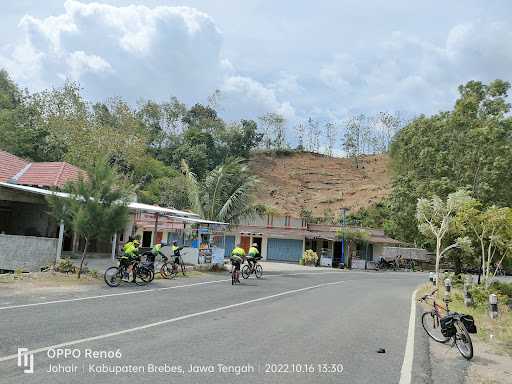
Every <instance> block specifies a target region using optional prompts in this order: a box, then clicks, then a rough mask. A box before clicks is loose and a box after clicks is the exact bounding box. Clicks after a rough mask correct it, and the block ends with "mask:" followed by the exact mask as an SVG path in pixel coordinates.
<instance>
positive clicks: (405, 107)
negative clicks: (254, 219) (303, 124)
mask: <svg viewBox="0 0 512 384" xmlns="http://www.w3.org/2000/svg"><path fill="white" fill-rule="evenodd" d="M206 3H207V2H205V3H204V4H206ZM205 7H206V5H205ZM276 7H278V6H276ZM397 7H398V6H397ZM206 8H207V7H206ZM242 8H243V7H242V6H241V7H240V10H241V9H242ZM270 9H271V7H269V10H270ZM272 9H274V8H272ZM240 10H239V9H237V12H238V11H240ZM260 16H261V15H260ZM324 16H325V15H322V17H324ZM219 17H220V16H219ZM253 17H255V18H256V19H257V17H258V15H251V18H253ZM496 17H498V18H499V17H500V16H499V15H495V16H494V19H493V20H496ZM224 19H225V20H228V21H225V24H226V25H225V26H226V27H227V28H225V29H226V30H229V31H230V32H226V33H228V34H229V33H231V35H229V36H231V38H232V39H233V36H234V35H235V32H236V36H237V38H238V39H240V41H243V44H245V45H244V47H250V49H249V48H244V49H241V48H240V49H239V50H233V48H232V47H230V46H228V47H225V46H224V42H223V38H224V37H223V34H222V33H221V31H220V28H219V27H218V26H217V24H216V22H215V21H214V20H213V19H212V18H211V17H210V16H209V15H208V14H206V13H204V12H201V11H199V10H197V9H194V8H190V7H175V6H157V7H148V6H143V5H129V6H122V7H121V6H119V7H118V6H112V5H108V4H104V3H99V2H96V3H94V2H93V3H81V2H78V1H74V0H68V1H66V2H65V5H64V11H63V12H62V13H61V14H56V15H54V16H51V17H46V18H38V17H34V16H31V15H26V16H24V17H23V18H22V19H21V21H20V23H19V33H18V34H17V36H18V40H17V41H16V38H15V37H13V38H11V39H10V40H11V41H12V43H10V45H8V46H3V47H0V66H1V67H6V69H7V70H8V71H9V72H10V73H11V74H12V75H13V76H14V78H15V79H16V80H17V81H18V82H19V83H20V84H21V85H22V86H24V87H28V88H29V89H31V90H37V89H41V88H47V87H51V86H59V85H60V84H61V83H62V81H63V79H64V78H72V79H75V80H78V81H79V82H80V84H81V85H82V87H83V88H84V90H85V92H86V94H87V96H88V97H90V98H91V99H93V100H98V99H99V100H102V99H105V98H107V97H109V96H115V95H119V96H122V97H124V98H126V99H128V100H129V101H131V102H134V101H136V100H137V99H138V98H152V99H157V100H161V99H167V98H168V97H169V96H171V95H175V96H177V97H178V98H180V99H182V100H183V101H185V102H186V103H188V104H192V103H195V102H206V100H207V97H208V95H211V94H212V93H213V92H214V91H215V90H216V89H220V90H221V96H220V108H221V113H222V115H223V116H225V117H226V118H228V119H239V118H254V117H256V116H259V115H261V114H263V113H265V112H269V111H274V112H279V113H282V114H283V115H285V116H286V117H287V119H289V120H290V123H291V124H290V125H294V124H295V121H296V120H299V119H300V120H302V119H304V120H305V119H307V118H308V117H309V116H312V117H314V118H315V119H318V120H330V121H342V120H343V119H344V118H345V117H347V116H348V115H351V114H354V113H360V112H369V113H371V112H376V111H381V110H387V111H395V110H401V111H404V112H409V113H410V114H417V113H435V112H437V111H438V110H440V109H448V108H450V107H451V106H452V104H453V101H454V99H455V97H456V93H457V86H458V85H459V84H461V83H463V82H466V81H468V80H471V79H476V80H482V81H485V82H488V81H490V80H492V79H494V78H503V79H505V80H512V44H511V43H510V42H511V41H512V24H511V23H510V22H509V21H508V19H506V18H505V17H504V19H505V20H507V21H506V22H498V21H492V22H489V21H478V20H476V21H472V22H464V23H461V24H458V25H454V26H453V27H452V28H451V29H450V28H449V27H446V28H445V29H444V30H445V31H446V32H445V35H444V38H443V36H441V35H440V34H435V36H434V34H433V33H429V32H428V31H423V30H421V28H419V27H418V28H416V29H415V30H416V35H415V34H414V32H410V31H411V29H409V30H408V31H409V32H407V33H406V32H404V31H396V32H391V31H389V29H387V30H385V32H383V33H382V34H379V35H375V34H374V33H373V32H372V30H370V29H371V28H370V29H369V30H368V33H367V34H363V35H358V36H363V37H362V38H361V39H360V40H358V39H356V38H355V37H354V38H352V37H350V39H347V38H345V40H344V38H343V35H336V37H335V38H332V37H331V38H330V37H329V36H325V41H323V40H322V41H319V40H320V37H319V36H318V35H316V36H317V37H315V39H313V38H312V39H311V40H310V41H308V40H307V39H306V40H304V39H302V40H301V39H298V38H297V36H295V34H296V33H297V32H293V33H294V35H293V36H291V35H290V34H287V33H288V32H287V31H286V30H283V31H282V36H275V33H277V32H276V31H275V30H272V29H269V30H268V31H264V30H258V31H257V35H258V36H260V34H261V36H262V37H261V38H260V40H258V39H255V38H254V34H255V33H256V30H255V28H256V25H250V26H249V27H247V28H246V29H245V30H243V31H242V32H239V30H240V27H239V25H237V24H236V23H235V24H229V22H230V21H229V20H231V19H229V18H227V17H224ZM256 19H255V20H256ZM461 19H463V18H462V17H461ZM251 20H252V19H251ZM258 20H259V19H258ZM315 20H317V21H316V23H319V22H320V21H318V20H321V18H320V17H318V18H316V19H315ZM469 20H471V18H470V19H469ZM292 21H293V20H288V21H287V22H292ZM304 21H305V19H304V18H298V19H297V20H295V21H294V22H297V23H300V26H301V27H302V26H303V25H304ZM233 23H234V22H233ZM345 24H346V25H347V26H348V25H350V22H348V23H342V24H340V25H341V26H343V25H345ZM377 24H378V23H377ZM445 24H446V23H445ZM233 25H235V26H236V28H233ZM244 25H245V24H244ZM315 25H316V24H315ZM446 25H448V26H449V24H446ZM251 28H252V29H251ZM347 28H348V27H347ZM351 28H352V27H351ZM406 28H407V27H406ZM376 30H377V29H376ZM439 30H441V28H440V29H439ZM333 31H334V30H333ZM379 31H380V30H379ZM308 33H309V32H308ZM334 35H335V34H333V36H334ZM13 36H14V34H13ZM264 37H265V38H264ZM333 39H334V40H333ZM349 40H350V41H349ZM258 41H261V43H260V46H259V47H258V45H257V44H258ZM297 41H300V44H298V43H296V42H297ZM356 42H358V43H357V44H356ZM239 44H240V42H239ZM261 44H264V45H265V47H264V48H265V49H263V50H262V48H261ZM276 44H278V45H279V47H280V48H283V47H284V48H286V49H280V50H278V51H277V52H276V53H275V55H272V54H270V53H269V52H272V49H274V48H275V47H276ZM283 44H286V45H283ZM294 44H295V45H294ZM358 44H360V46H359V45H358ZM226 45H229V44H226ZM326 46H328V47H327V48H328V49H326ZM273 47H274V48H273ZM322 47H323V48H322ZM358 47H359V48H358ZM229 52H231V54H230V55H228V53H229ZM242 52H243V55H242ZM262 52H263V53H262ZM326 52H329V53H326ZM327 54H329V55H332V56H331V57H326V56H325V55H327ZM225 55H228V56H229V57H227V56H225ZM251 55H253V56H251Z"/></svg>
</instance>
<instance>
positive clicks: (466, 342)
mask: <svg viewBox="0 0 512 384" xmlns="http://www.w3.org/2000/svg"><path fill="white" fill-rule="evenodd" d="M436 292H437V289H435V290H434V291H432V292H431V293H430V294H427V295H425V296H423V297H421V298H420V299H419V300H418V301H420V302H421V301H422V302H425V303H427V300H428V299H432V304H431V305H432V309H431V310H430V311H426V312H424V313H423V314H422V315H421V325H422V326H423V329H424V330H425V332H427V335H429V336H430V337H431V338H432V339H433V340H435V341H437V342H438V343H442V344H445V343H447V342H448V341H450V340H452V347H453V346H454V345H455V346H457V349H458V350H459V352H460V354H461V355H462V357H464V358H465V359H467V360H470V359H471V358H472V357H473V342H472V341H471V336H469V333H476V326H475V323H474V320H473V317H472V316H469V315H464V314H461V313H458V312H451V311H450V310H449V308H448V302H449V301H448V300H444V301H445V304H446V307H443V306H441V305H439V304H437V303H436V301H435V298H434V296H433V295H434V294H435V293H436ZM442 311H443V312H446V316H444V317H443V316H442V315H441V312H442Z"/></svg>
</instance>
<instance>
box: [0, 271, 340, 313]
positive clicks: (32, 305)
mask: <svg viewBox="0 0 512 384" xmlns="http://www.w3.org/2000/svg"><path fill="white" fill-rule="evenodd" d="M328 273H340V272H334V271H333V272H330V271H327V272H299V273H283V274H279V275H266V276H294V275H325V274H328ZM226 281H231V278H229V279H222V280H209V281H202V282H199V283H191V284H184V285H175V286H172V287H162V288H151V289H143V290H140V291H128V292H119V293H107V294H105V295H95V296H85V297H77V298H74V299H61V300H52V301H41V302H37V303H29V304H18V305H10V306H5V307H0V311H1V310H7V309H18V308H27V307H37V306H40V305H48V304H60V303H69V302H73V301H84V300H94V299H102V298H104V297H115V296H125V295H135V294H139V293H148V292H157V291H167V290H169V289H178V288H188V287H195V286H198V285H205V284H215V283H222V282H226Z"/></svg>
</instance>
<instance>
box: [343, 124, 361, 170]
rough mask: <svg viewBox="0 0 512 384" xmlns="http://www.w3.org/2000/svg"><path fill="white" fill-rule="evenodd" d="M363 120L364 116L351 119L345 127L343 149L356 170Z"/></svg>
mask: <svg viewBox="0 0 512 384" xmlns="http://www.w3.org/2000/svg"><path fill="white" fill-rule="evenodd" d="M364 120H365V116H364V115H358V116H355V117H352V118H350V119H349V120H348V122H347V124H346V127H345V138H344V143H343V148H344V149H345V152H346V153H347V155H348V157H350V158H352V160H353V162H354V165H355V166H356V168H359V157H360V156H361V153H362V137H363V129H364Z"/></svg>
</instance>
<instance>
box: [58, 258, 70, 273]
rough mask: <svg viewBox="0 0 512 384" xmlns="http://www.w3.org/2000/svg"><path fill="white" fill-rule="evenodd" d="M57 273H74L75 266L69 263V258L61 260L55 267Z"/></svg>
mask: <svg viewBox="0 0 512 384" xmlns="http://www.w3.org/2000/svg"><path fill="white" fill-rule="evenodd" d="M55 269H56V270H57V271H58V272H62V273H70V272H71V273H74V272H75V266H74V265H73V263H72V262H71V260H70V259H69V258H66V259H62V260H61V261H60V262H59V265H57V267H56V268H55Z"/></svg>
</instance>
